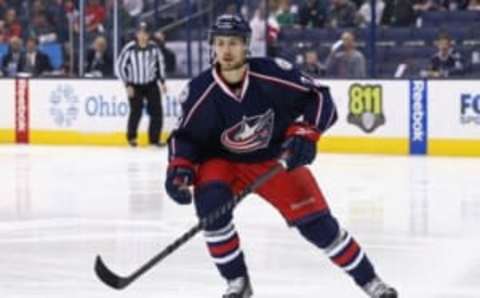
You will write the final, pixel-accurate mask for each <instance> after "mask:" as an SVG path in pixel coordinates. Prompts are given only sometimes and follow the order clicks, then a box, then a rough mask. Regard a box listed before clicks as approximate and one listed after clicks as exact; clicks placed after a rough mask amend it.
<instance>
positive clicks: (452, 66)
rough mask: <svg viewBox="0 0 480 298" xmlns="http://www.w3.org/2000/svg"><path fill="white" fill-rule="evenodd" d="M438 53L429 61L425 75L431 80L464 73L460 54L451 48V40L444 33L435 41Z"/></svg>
mask: <svg viewBox="0 0 480 298" xmlns="http://www.w3.org/2000/svg"><path fill="white" fill-rule="evenodd" d="M436 45H437V48H438V52H437V53H436V54H435V55H434V56H433V57H432V59H431V60H430V69H429V70H428V72H427V75H428V76H429V77H431V78H447V77H452V76H460V75H463V74H464V73H465V63H464V60H463V57H462V55H461V54H460V52H458V51H456V50H455V49H454V48H453V44H452V40H451V38H450V36H449V35H448V34H446V33H441V34H440V35H439V36H438V39H437V43H436Z"/></svg>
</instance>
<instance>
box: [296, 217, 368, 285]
mask: <svg viewBox="0 0 480 298" xmlns="http://www.w3.org/2000/svg"><path fill="white" fill-rule="evenodd" d="M298 229H299V231H300V233H301V234H302V235H303V236H304V237H305V238H306V239H307V240H309V241H310V242H312V243H313V244H315V245H316V246H317V247H319V248H321V249H323V250H324V252H325V253H326V254H327V256H328V257H329V258H330V259H331V260H332V262H333V263H335V264H336V265H337V266H339V267H340V268H342V269H343V270H345V272H346V273H347V274H349V275H350V276H351V277H352V278H353V279H354V281H355V283H357V284H358V285H359V286H364V285H365V284H366V283H368V282H369V281H371V280H372V279H373V278H374V277H375V271H374V269H373V266H372V263H371V262H370V260H369V259H368V257H367V256H366V255H365V253H364V252H363V250H362V249H361V247H360V245H359V244H358V243H357V242H356V241H355V239H353V237H352V236H351V235H350V234H349V233H348V232H347V231H345V230H343V229H340V227H339V225H338V222H337V220H336V219H335V218H334V217H333V216H331V214H330V213H328V214H324V215H321V216H319V217H318V218H316V219H315V220H313V221H310V222H308V223H305V224H302V225H299V226H298Z"/></svg>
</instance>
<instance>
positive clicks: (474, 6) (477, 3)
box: [468, 0, 480, 11]
mask: <svg viewBox="0 0 480 298" xmlns="http://www.w3.org/2000/svg"><path fill="white" fill-rule="evenodd" d="M468 10H476V11H480V0H471V1H470V4H469V5H468Z"/></svg>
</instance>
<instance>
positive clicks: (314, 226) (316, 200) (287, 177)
mask: <svg viewBox="0 0 480 298" xmlns="http://www.w3.org/2000/svg"><path fill="white" fill-rule="evenodd" d="M263 167H268V166H265V165H263ZM257 171H258V170H257ZM259 194H260V195H262V196H263V197H265V198H266V199H267V200H268V201H269V202H270V203H271V204H273V205H274V206H275V207H276V208H277V209H278V210H279V211H280V213H281V214H282V215H283V216H284V218H285V219H286V220H287V221H288V222H289V224H291V225H293V226H295V227H296V228H297V229H298V230H299V232H300V233H301V235H302V236H303V237H304V238H306V239H307V240H308V241H309V242H311V243H313V244H314V245H316V246H317V247H319V248H320V249H322V250H323V251H324V252H325V253H326V254H327V256H328V257H329V258H330V259H331V260H332V262H333V263H334V264H336V265H337V266H339V267H340V268H342V269H343V270H344V271H345V272H346V273H347V274H348V275H350V276H351V277H352V278H353V280H354V281H355V283H356V284H357V285H359V286H360V287H362V288H363V289H364V290H365V291H366V292H367V293H368V294H369V295H370V297H381V298H394V297H396V294H395V293H394V290H393V289H389V287H388V286H386V285H385V284H384V283H381V282H380V280H379V279H378V277H377V276H376V273H375V270H374V268H373V266H372V263H371V262H370V260H369V258H368V257H367V256H366V254H365V253H364V251H363V250H362V248H361V247H360V245H359V244H358V243H357V242H356V241H355V240H354V239H353V237H352V236H351V235H350V234H349V233H348V232H347V231H346V230H345V229H342V228H341V227H340V225H339V223H338V221H337V220H336V219H335V218H334V217H333V216H332V214H331V213H330V210H329V208H328V205H327V202H326V200H325V198H324V196H323V194H322V192H321V190H320V188H319V187H318V185H317V182H316V181H315V178H314V177H313V176H312V174H311V172H310V171H309V170H308V168H306V167H301V168H298V169H295V170H293V171H290V172H284V173H281V174H279V175H277V176H276V177H274V178H273V179H272V180H270V181H269V182H267V183H266V184H265V185H264V186H263V187H261V188H260V189H259ZM372 285H375V288H376V289H375V291H373V290H372V289H370V288H369V287H372ZM382 287H383V288H382ZM380 288H382V290H380ZM375 292H377V293H375ZM382 295H383V296H382Z"/></svg>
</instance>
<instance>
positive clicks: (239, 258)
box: [204, 222, 247, 279]
mask: <svg viewBox="0 0 480 298" xmlns="http://www.w3.org/2000/svg"><path fill="white" fill-rule="evenodd" d="M204 234H205V239H206V241H207V246H208V250H209V252H210V255H211V256H212V258H213V261H214V263H215V265H216V266H217V268H218V271H220V274H221V275H222V276H223V277H225V278H226V279H234V278H237V277H240V276H246V275H247V269H246V266H245V260H244V257H243V252H242V250H241V249H240V240H239V237H238V234H237V231H236V230H235V226H234V225H233V223H231V222H230V223H229V224H228V225H227V226H226V227H224V228H221V229H218V230H214V231H205V233H204Z"/></svg>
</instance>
